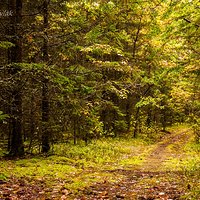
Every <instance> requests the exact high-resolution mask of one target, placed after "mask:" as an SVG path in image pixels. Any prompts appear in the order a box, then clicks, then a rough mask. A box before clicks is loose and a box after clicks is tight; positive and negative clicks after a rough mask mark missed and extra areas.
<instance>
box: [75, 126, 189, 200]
mask: <svg viewBox="0 0 200 200" xmlns="http://www.w3.org/2000/svg"><path fill="white" fill-rule="evenodd" d="M188 131H189V130H187V129H185V130H182V131H181V132H175V133H171V134H168V135H167V136H166V137H165V138H164V139H163V140H162V141H161V142H160V143H158V145H157V147H156V148H155V149H154V150H153V151H152V153H151V154H150V155H149V156H148V157H147V159H146V161H145V162H144V164H143V165H142V167H140V168H138V169H137V170H122V169H119V170H114V171H110V173H116V174H122V175H124V177H125V178H124V179H123V180H119V181H118V182H115V183H109V182H104V183H96V184H95V185H93V186H91V187H89V188H85V190H83V191H81V192H80V195H77V196H76V197H75V198H72V199H76V200H86V199H93V200H95V199H112V200H115V199H130V200H131V199H133V200H134V199H135V200H156V199H162V200H175V199H180V198H181V197H182V196H183V195H185V193H186V190H187V188H185V187H186V186H184V185H183V181H182V180H183V178H184V175H183V174H182V172H178V171H176V172H171V171H165V170H164V171H163V170H162V165H163V163H164V161H165V160H166V159H167V158H168V157H179V156H181V155H180V152H182V149H183V146H184V145H185V144H186V143H187V142H188V140H189V139H190V137H191V135H190V134H188ZM169 147H171V148H169Z"/></svg>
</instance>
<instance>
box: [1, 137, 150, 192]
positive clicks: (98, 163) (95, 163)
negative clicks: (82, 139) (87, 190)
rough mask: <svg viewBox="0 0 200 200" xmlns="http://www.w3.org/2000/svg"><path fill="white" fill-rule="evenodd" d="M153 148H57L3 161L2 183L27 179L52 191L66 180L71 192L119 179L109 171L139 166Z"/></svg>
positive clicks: (114, 144)
mask: <svg viewBox="0 0 200 200" xmlns="http://www.w3.org/2000/svg"><path fill="white" fill-rule="evenodd" d="M149 148H150V147H149V146H148V144H147V143H146V142H144V141H142V140H141V139H133V138H132V139H128V140H127V139H119V138H116V139H113V138H112V139H106V140H97V141H93V142H91V143H90V144H88V145H83V144H79V145H73V144H70V143H66V144H55V145H54V147H53V150H52V152H50V154H49V155H35V156H34V157H27V158H24V159H16V160H2V162H1V163H0V179H3V180H5V179H7V178H9V177H12V176H14V177H27V178H29V179H33V180H41V179H42V180H43V181H44V182H45V183H46V184H47V185H48V186H49V187H51V186H53V185H55V184H56V181H58V180H60V179H63V180H65V186H66V187H67V189H69V190H73V191H74V190H76V189H78V188H81V187H85V186H88V185H90V184H92V183H94V181H95V182H99V181H104V180H109V181H114V180H115V179H118V178H119V177H117V176H116V175H112V174H111V173H106V172H105V171H106V170H108V169H109V170H112V169H118V168H122V167H123V168H126V167H129V166H130V165H132V166H138V165H140V164H141V163H142V162H143V160H144V158H145V156H146V154H147V153H148V149H149Z"/></svg>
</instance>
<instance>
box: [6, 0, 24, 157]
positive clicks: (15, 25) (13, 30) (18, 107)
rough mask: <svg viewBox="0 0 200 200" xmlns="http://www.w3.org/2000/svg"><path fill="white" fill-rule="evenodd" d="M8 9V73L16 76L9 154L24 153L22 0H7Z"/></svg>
mask: <svg viewBox="0 0 200 200" xmlns="http://www.w3.org/2000/svg"><path fill="white" fill-rule="evenodd" d="M8 5H9V10H12V13H13V16H11V21H10V30H9V34H10V37H11V41H10V42H12V43H13V44H14V46H13V47H11V48H10V50H9V63H10V66H11V67H10V73H11V75H12V76H13V78H16V77H17V80H16V83H15V85H14V86H13V89H12V100H11V107H10V115H11V121H10V122H11V125H12V129H11V143H10V155H12V156H22V155H24V146H23V137H22V124H21V123H22V121H21V119H22V96H21V81H20V63H22V37H21V28H22V0H9V4H8Z"/></svg>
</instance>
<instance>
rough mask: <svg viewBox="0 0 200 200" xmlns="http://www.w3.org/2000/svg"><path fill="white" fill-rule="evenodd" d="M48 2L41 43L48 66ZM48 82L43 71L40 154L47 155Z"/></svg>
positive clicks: (44, 9)
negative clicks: (42, 41)
mask: <svg viewBox="0 0 200 200" xmlns="http://www.w3.org/2000/svg"><path fill="white" fill-rule="evenodd" d="M48 5H49V0H44V3H43V17H44V43H43V52H42V53H43V61H44V62H45V63H46V65H47V64H48V61H49V56H48V34H47V29H48V26H49V21H48V20H49V13H48ZM48 87H49V80H48V78H47V77H46V76H45V69H44V73H43V86H42V152H43V153H47V152H48V151H49V150H50V141H49V136H50V133H49V127H48V122H49V99H48V98H49V88H48Z"/></svg>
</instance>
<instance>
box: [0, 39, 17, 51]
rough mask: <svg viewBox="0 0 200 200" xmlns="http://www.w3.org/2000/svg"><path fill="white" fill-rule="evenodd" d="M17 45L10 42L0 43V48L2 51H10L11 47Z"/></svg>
mask: <svg viewBox="0 0 200 200" xmlns="http://www.w3.org/2000/svg"><path fill="white" fill-rule="evenodd" d="M14 46H15V45H14V44H13V43H11V42H8V41H0V48H2V49H9V48H11V47H14Z"/></svg>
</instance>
